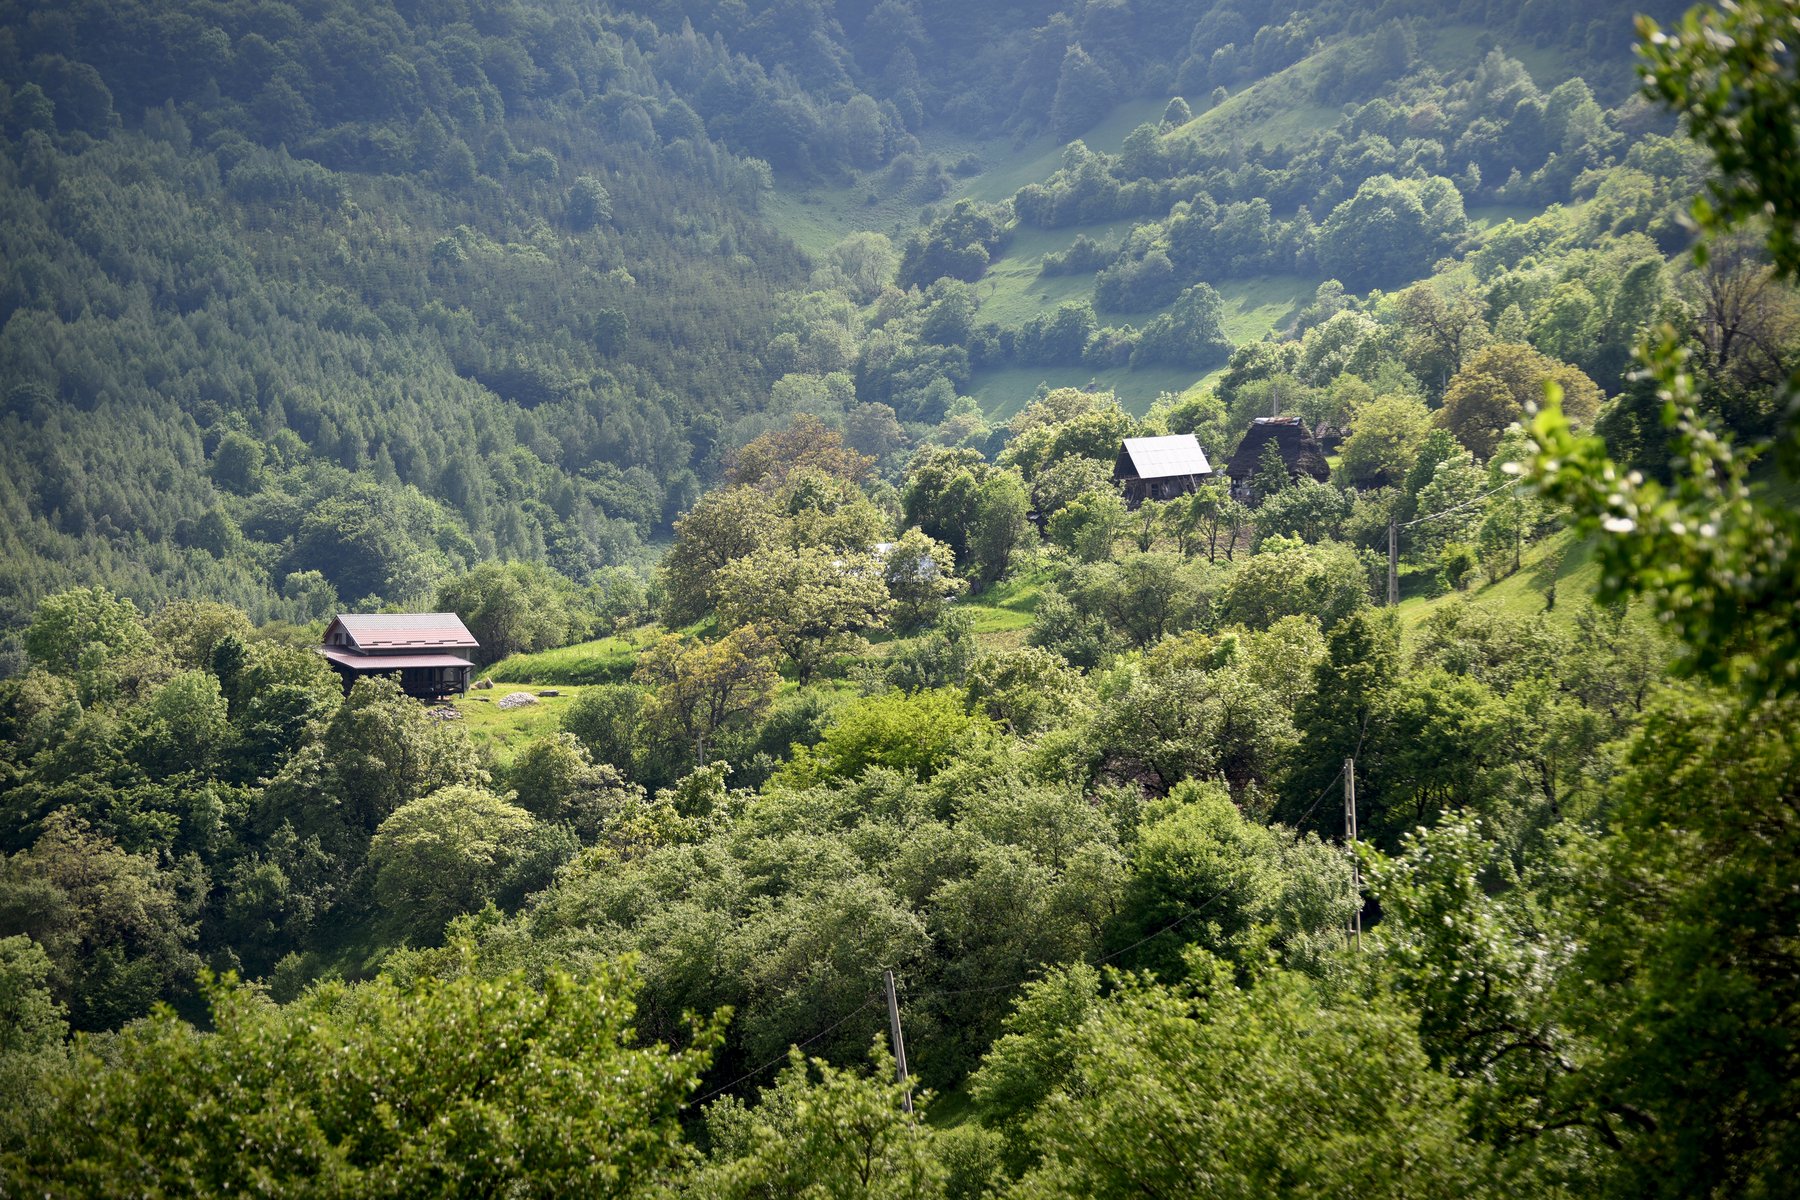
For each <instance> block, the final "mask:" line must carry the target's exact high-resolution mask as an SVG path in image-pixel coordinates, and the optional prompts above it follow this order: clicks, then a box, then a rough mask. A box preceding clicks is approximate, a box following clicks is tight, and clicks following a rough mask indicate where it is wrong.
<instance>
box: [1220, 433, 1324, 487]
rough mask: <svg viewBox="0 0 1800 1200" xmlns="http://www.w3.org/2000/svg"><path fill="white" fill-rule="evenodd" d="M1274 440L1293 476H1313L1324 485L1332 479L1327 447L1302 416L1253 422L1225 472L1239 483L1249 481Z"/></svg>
mask: <svg viewBox="0 0 1800 1200" xmlns="http://www.w3.org/2000/svg"><path fill="white" fill-rule="evenodd" d="M1271 441H1273V442H1274V443H1275V447H1276V449H1278V450H1280V451H1281V461H1282V462H1284V463H1286V464H1287V469H1288V474H1289V475H1302V474H1304V475H1310V476H1312V477H1313V478H1314V479H1316V480H1318V481H1319V482H1320V483H1323V482H1325V481H1326V480H1327V479H1330V478H1331V467H1330V465H1329V464H1327V463H1326V461H1325V449H1324V447H1322V446H1320V445H1319V441H1318V439H1317V438H1315V437H1313V435H1312V431H1311V430H1310V429H1308V428H1307V427H1306V425H1305V423H1304V422H1303V421H1301V420H1300V418H1299V417H1258V418H1256V419H1255V420H1254V421H1252V422H1250V428H1249V430H1248V431H1247V432H1245V434H1244V440H1243V441H1241V442H1239V443H1238V448H1237V452H1236V453H1235V454H1233V455H1232V456H1231V461H1230V462H1229V463H1227V464H1226V465H1225V473H1226V474H1227V475H1229V476H1231V478H1232V479H1233V480H1235V481H1237V482H1238V483H1244V482H1247V481H1248V480H1249V479H1250V477H1251V476H1252V475H1254V474H1256V468H1257V464H1258V463H1259V462H1260V461H1261V460H1262V452H1263V447H1264V446H1265V445H1267V444H1268V443H1269V442H1271Z"/></svg>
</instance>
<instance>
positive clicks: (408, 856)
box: [369, 785, 532, 940]
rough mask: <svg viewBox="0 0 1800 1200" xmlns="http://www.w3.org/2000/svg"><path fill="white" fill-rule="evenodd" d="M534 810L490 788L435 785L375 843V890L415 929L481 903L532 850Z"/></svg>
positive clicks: (432, 934) (427, 929)
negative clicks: (510, 801)
mask: <svg viewBox="0 0 1800 1200" xmlns="http://www.w3.org/2000/svg"><path fill="white" fill-rule="evenodd" d="M531 830H532V820H531V814H530V813H528V812H526V811H525V810H524V809H522V808H520V807H519V806H518V805H516V804H511V803H509V802H507V801H506V800H503V799H501V798H500V797H499V796H496V795H494V793H492V792H490V791H488V790H486V789H485V788H477V787H468V786H460V785H459V786H456V787H447V788H443V789H440V790H439V791H435V792H432V793H430V794H429V795H426V796H421V797H420V798H419V799H417V800H412V801H409V802H407V803H406V804H403V805H401V806H400V807H399V808H398V809H396V810H394V812H393V814H392V815H390V816H389V817H388V818H387V819H386V820H385V821H383V822H382V823H381V827H380V828H379V829H377V830H376V831H375V837H374V839H373V840H372V841H371V842H370V843H369V865H370V866H371V867H372V868H374V872H375V896H376V899H377V900H378V901H380V903H381V906H382V909H383V911H385V912H387V913H388V914H390V915H391V916H393V917H395V918H397V919H398V921H399V923H400V924H401V925H402V926H404V927H405V928H406V929H407V930H408V931H409V932H411V933H412V934H413V935H415V936H418V937H421V938H425V939H427V940H435V939H436V938H437V936H438V935H439V933H440V932H441V931H442V930H443V928H444V925H445V923H446V922H448V921H449V920H450V918H451V917H454V916H456V915H458V914H459V913H465V912H472V911H474V910H475V909H477V908H480V907H481V906H482V905H483V904H485V903H487V902H488V901H489V900H491V899H492V898H493V897H494V894H495V893H496V892H497V891H499V889H500V885H501V883H502V882H503V881H504V879H505V877H506V874H507V872H508V871H509V870H510V869H511V868H512V867H513V865H514V864H515V863H516V862H517V861H518V860H519V859H521V858H522V857H523V856H524V853H525V849H526V845H527V843H528V842H529V840H530V838H531Z"/></svg>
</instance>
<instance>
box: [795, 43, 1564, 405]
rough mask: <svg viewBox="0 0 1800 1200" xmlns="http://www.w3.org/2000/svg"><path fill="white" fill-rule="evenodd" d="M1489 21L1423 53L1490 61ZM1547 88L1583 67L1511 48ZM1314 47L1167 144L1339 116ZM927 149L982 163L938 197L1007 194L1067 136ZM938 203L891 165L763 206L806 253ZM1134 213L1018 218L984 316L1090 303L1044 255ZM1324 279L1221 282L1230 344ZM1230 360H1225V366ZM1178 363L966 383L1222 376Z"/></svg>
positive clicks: (1320, 124) (1026, 314) (977, 387)
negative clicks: (1048, 272) (1052, 223)
mask: <svg viewBox="0 0 1800 1200" xmlns="http://www.w3.org/2000/svg"><path fill="white" fill-rule="evenodd" d="M1481 37H1482V31H1481V30H1480V29H1478V28H1475V27H1472V26H1467V27H1464V26H1455V27H1449V28H1446V29H1442V30H1437V31H1434V32H1432V33H1431V34H1429V35H1428V44H1426V45H1422V46H1421V47H1420V51H1421V57H1422V58H1426V59H1429V60H1430V61H1433V62H1437V63H1440V64H1446V65H1447V66H1448V67H1450V68H1456V67H1461V66H1467V65H1471V64H1473V63H1474V62H1475V61H1477V60H1478V59H1479V58H1480V50H1479V46H1480V42H1481ZM1507 52H1508V53H1509V54H1512V55H1513V56H1514V57H1515V58H1517V59H1519V60H1520V61H1521V62H1523V63H1524V64H1525V66H1526V68H1527V69H1528V70H1529V71H1530V72H1531V74H1532V76H1533V77H1534V78H1535V79H1536V80H1537V81H1538V83H1539V84H1540V85H1541V86H1544V87H1552V86H1554V85H1555V84H1557V83H1560V82H1562V81H1563V80H1564V79H1567V78H1569V77H1570V76H1571V75H1573V74H1575V73H1576V68H1577V64H1574V63H1572V62H1571V61H1570V60H1569V59H1568V58H1567V56H1565V55H1563V54H1561V53H1560V52H1557V51H1549V50H1542V49H1539V48H1537V47H1532V46H1522V47H1508V48H1507ZM1319 68H1320V61H1319V58H1318V56H1313V57H1309V58H1307V59H1304V60H1302V61H1301V62H1299V63H1296V64H1295V65H1294V66H1291V67H1289V68H1287V69H1286V70H1283V71H1279V72H1277V73H1276V74H1274V75H1271V76H1268V77H1267V78H1265V79H1260V80H1257V81H1256V82H1254V83H1252V84H1250V85H1248V86H1246V87H1244V88H1242V89H1241V90H1239V91H1238V92H1236V93H1235V94H1233V95H1231V96H1230V97H1228V98H1227V99H1226V100H1225V101H1224V102H1223V103H1222V104H1220V105H1219V106H1218V107H1217V108H1214V109H1211V110H1209V111H1207V112H1203V113H1201V114H1200V115H1199V116H1197V117H1195V118H1194V119H1193V120H1192V121H1190V122H1189V123H1188V124H1186V125H1184V126H1182V127H1181V128H1179V129H1176V130H1172V131H1171V132H1170V133H1169V134H1167V135H1166V137H1167V138H1168V139H1169V140H1171V141H1176V140H1182V141H1193V142H1196V143H1198V144H1199V145H1201V146H1203V147H1205V148H1208V149H1215V150H1216V149H1221V148H1225V147H1229V146H1231V145H1233V144H1237V145H1249V144H1252V143H1258V142H1260V143H1261V144H1263V145H1264V146H1267V147H1275V146H1288V145H1296V144H1299V143H1302V142H1304V141H1306V140H1307V139H1309V138H1311V137H1312V136H1314V135H1315V134H1317V133H1318V132H1320V131H1321V130H1324V129H1327V128H1329V127H1330V126H1331V125H1332V124H1333V123H1334V122H1335V121H1336V120H1337V119H1338V115H1339V109H1338V108H1337V107H1336V106H1332V105H1325V104H1320V103H1317V102H1316V101H1315V100H1314V98H1313V92H1314V85H1315V82H1316V80H1317V77H1318V72H1319ZM1164 103H1165V102H1164V101H1162V100H1156V99H1137V100H1131V101H1128V102H1126V103H1124V104H1121V105H1119V106H1117V107H1116V108H1114V109H1113V111H1112V112H1111V113H1110V114H1108V116H1107V117H1106V119H1105V120H1103V121H1101V122H1100V123H1099V124H1098V125H1096V126H1094V127H1093V128H1092V129H1090V130H1088V131H1087V132H1086V133H1084V134H1083V135H1082V138H1081V140H1082V141H1083V142H1085V143H1087V144H1088V145H1089V146H1091V147H1093V148H1095V149H1098V150H1104V151H1108V152H1116V151H1117V150H1118V149H1119V147H1120V146H1121V145H1122V144H1123V142H1124V140H1125V138H1126V136H1127V135H1128V134H1129V133H1130V132H1131V131H1132V130H1133V129H1135V128H1136V127H1137V126H1138V125H1140V124H1143V123H1145V122H1155V121H1158V120H1159V119H1160V118H1161V116H1162V110H1163V107H1164ZM924 152H925V156H926V157H928V158H932V157H935V158H937V159H939V160H940V161H942V162H945V163H955V162H957V161H959V160H961V159H962V158H964V157H965V156H973V157H974V158H975V159H976V160H978V161H979V162H980V163H981V164H982V169H981V170H980V171H979V172H978V173H977V174H975V175H973V176H971V177H970V178H968V179H965V180H960V181H958V182H957V183H956V185H955V186H954V187H953V188H952V190H951V192H950V194H949V195H948V196H947V197H945V198H944V199H943V200H942V201H940V202H939V203H940V204H949V203H953V202H954V201H956V200H958V199H962V198H969V199H974V200H979V201H982V202H984V203H997V202H999V201H1002V200H1005V199H1007V198H1008V197H1010V196H1011V195H1012V194H1013V193H1014V192H1016V191H1017V190H1018V189H1019V188H1021V187H1023V186H1024V185H1026V184H1028V183H1034V182H1039V181H1041V180H1043V179H1046V178H1048V177H1049V176H1050V175H1051V174H1053V173H1054V172H1055V171H1056V169H1057V167H1058V166H1059V165H1060V163H1061V160H1062V154H1063V145H1062V143H1060V142H1058V141H1056V139H1054V138H1053V137H1051V136H1049V135H1041V136H1039V137H1036V138H1032V139H1030V140H1027V141H1023V142H1020V141H1014V140H1011V139H1007V138H995V139H990V140H986V141H976V140H971V139H968V138H958V137H952V136H945V135H928V136H927V137H926V138H925V140H924ZM928 207H929V206H928V205H927V203H926V202H925V201H924V199H923V198H922V196H921V195H920V189H919V186H918V183H917V181H916V180H914V181H906V182H903V183H896V182H895V181H894V180H893V178H892V176H891V175H890V174H889V173H888V172H869V173H866V174H863V175H860V176H858V177H857V178H855V179H854V180H853V181H851V182H849V183H844V184H835V185H828V184H822V183H816V182H812V183H802V182H796V181H791V180H789V181H783V182H782V183H781V185H780V186H779V187H778V189H777V191H776V194H775V195H774V196H773V197H772V198H771V199H769V200H768V201H767V203H766V205H765V208H764V214H765V216H767V217H768V219H769V220H770V221H771V223H773V224H774V225H775V226H776V227H777V228H779V229H780V230H781V231H782V232H783V233H785V234H787V235H788V236H789V237H791V238H792V239H794V241H796V242H797V243H799V244H800V245H801V246H802V247H804V248H805V249H807V250H808V251H813V252H817V251H821V250H823V249H825V248H827V247H829V246H831V245H832V244H833V243H835V242H836V241H838V240H839V239H841V238H842V237H844V236H845V235H846V234H848V233H851V232H853V231H856V230H876V231H879V232H883V233H886V234H888V235H889V236H890V237H892V238H893V239H894V240H895V241H896V242H899V241H902V240H904V239H905V238H906V237H907V236H908V235H909V234H910V233H911V232H912V231H913V230H914V229H916V228H917V227H918V225H919V223H920V221H921V219H922V217H923V215H924V214H925V212H926V209H927V208H928ZM1533 215H1535V210H1533V209H1528V208H1506V209H1500V208H1495V209H1491V210H1482V211H1480V212H1477V213H1472V214H1471V217H1472V219H1473V220H1474V221H1475V223H1476V224H1477V226H1478V227H1487V226H1491V225H1493V224H1497V223H1498V222H1499V221H1501V220H1503V219H1505V218H1507V217H1517V218H1521V219H1524V218H1529V217H1531V216H1533ZM1132 225H1133V222H1132V221H1130V220H1120V221H1112V222H1105V223H1098V224H1093V225H1086V226H1075V227H1070V228H1066V229H1056V230H1040V229H1020V230H1018V231H1016V232H1015V234H1014V235H1013V237H1012V238H1011V240H1010V241H1009V242H1008V244H1007V245H1006V247H1005V248H1004V249H1003V251H1002V252H1001V254H1000V255H999V256H998V257H997V258H996V259H995V261H994V263H993V265H992V266H991V267H990V268H989V269H988V271H987V273H986V274H985V275H983V276H982V278H981V279H980V280H979V281H978V282H977V284H976V292H977V295H978V296H979V298H980V310H979V316H980V318H981V319H982V320H991V321H996V322H999V323H1000V324H1002V325H1007V326H1018V325H1021V324H1023V323H1024V322H1025V321H1027V320H1029V319H1031V317H1033V316H1035V315H1036V314H1037V313H1040V312H1043V311H1046V310H1048V309H1052V308H1054V307H1056V306H1057V305H1058V304H1061V303H1063V302H1065V301H1069V300H1088V301H1092V299H1093V291H1094V277H1093V276H1092V275H1091V274H1083V275H1064V276H1055V277H1049V278H1046V277H1045V276H1043V275H1042V274H1041V273H1040V271H1041V268H1042V265H1043V260H1044V257H1045V256H1046V255H1048V254H1051V253H1055V252H1057V251H1060V250H1064V249H1067V248H1068V246H1069V245H1070V244H1071V243H1072V242H1073V241H1074V240H1075V238H1076V237H1078V236H1082V235H1085V236H1087V237H1089V238H1092V239H1093V240H1095V241H1098V242H1100V243H1101V244H1103V245H1106V244H1117V243H1118V242H1119V241H1121V240H1122V239H1123V238H1124V237H1125V236H1126V235H1127V234H1128V233H1129V232H1130V229H1131V226H1132ZM1318 284H1319V280H1317V279H1310V278H1302V277H1299V276H1271V277H1266V278H1261V279H1254V280H1243V281H1237V282H1228V283H1224V284H1217V285H1216V286H1218V289H1219V293H1220V295H1221V297H1222V298H1223V299H1224V302H1225V321H1224V324H1225V332H1226V334H1227V335H1228V336H1229V337H1230V338H1231V339H1232V341H1234V342H1239V343H1242V342H1250V341H1257V340H1260V339H1261V338H1263V337H1264V336H1267V335H1268V334H1270V333H1273V332H1274V331H1276V330H1278V329H1280V328H1282V327H1283V326H1285V325H1286V324H1287V323H1288V322H1289V321H1291V320H1292V318H1293V316H1294V314H1295V313H1296V312H1297V311H1298V310H1299V309H1300V308H1301V307H1303V306H1304V305H1305V304H1306V303H1307V302H1308V301H1309V300H1310V299H1311V298H1312V294H1313V292H1314V290H1315V289H1316V288H1317V287H1318ZM1154 315H1155V312H1144V313H1105V314H1102V318H1103V320H1106V321H1109V322H1112V323H1118V322H1120V321H1129V322H1131V323H1132V324H1135V325H1138V326H1140V327H1141V326H1142V325H1143V324H1144V322H1145V321H1147V320H1149V319H1150V318H1151V317H1153V316H1154ZM1221 365H1222V364H1221ZM1216 371H1217V368H1215V369H1214V370H1213V371H1212V372H1196V371H1193V370H1185V369H1181V368H1168V367H1157V368H1150V369H1145V370H1135V371H1134V370H1131V369H1129V368H1125V367H1115V368H1107V369H1104V370H1094V369H1093V368H1090V367H1080V366H1077V367H1011V368H1005V369H1001V370H989V371H980V372H977V373H976V376H975V379H974V380H973V382H972V384H971V387H970V390H971V392H972V393H973V395H974V396H975V398H976V399H977V400H978V401H980V403H981V407H982V411H983V412H985V413H986V414H987V415H988V417H989V419H990V420H995V421H1003V420H1005V419H1006V418H1008V417H1010V416H1011V415H1012V414H1013V413H1015V412H1017V411H1018V410H1019V409H1020V408H1021V407H1022V406H1023V405H1024V404H1025V403H1026V402H1027V401H1028V400H1029V399H1030V398H1031V395H1032V393H1033V392H1035V391H1036V389H1037V386H1038V385H1039V384H1040V383H1044V384H1048V385H1050V386H1052V387H1070V386H1077V387H1079V386H1086V385H1089V384H1097V385H1099V386H1101V387H1105V388H1110V389H1111V390H1113V391H1114V392H1116V393H1117V394H1118V396H1119V398H1120V400H1121V401H1122V402H1123V403H1124V404H1125V406H1126V408H1127V409H1128V410H1130V411H1131V412H1133V413H1136V414H1140V415H1141V414H1142V413H1143V412H1145V411H1146V410H1147V409H1148V408H1149V407H1150V405H1151V404H1152V403H1153V402H1154V401H1155V399H1156V397H1157V396H1158V395H1159V394H1161V393H1163V392H1165V391H1167V392H1175V393H1180V392H1183V391H1186V390H1188V389H1190V388H1193V387H1196V386H1203V385H1205V384H1206V383H1207V382H1209V381H1210V380H1211V379H1212V378H1213V377H1214V375H1215V374H1216Z"/></svg>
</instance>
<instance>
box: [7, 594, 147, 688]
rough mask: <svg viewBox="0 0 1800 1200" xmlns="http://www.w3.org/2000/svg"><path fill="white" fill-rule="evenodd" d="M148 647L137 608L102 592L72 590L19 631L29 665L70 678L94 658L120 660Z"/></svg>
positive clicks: (47, 603) (54, 599) (47, 602)
mask: <svg viewBox="0 0 1800 1200" xmlns="http://www.w3.org/2000/svg"><path fill="white" fill-rule="evenodd" d="M150 645H151V641H150V633H149V631H148V630H147V629H145V628H144V621H143V617H142V616H141V615H140V614H139V612H138V609H137V605H135V604H133V603H132V602H131V601H130V600H127V599H124V598H123V597H120V596H115V595H113V594H112V593H111V592H109V591H107V590H106V589H105V588H86V587H82V588H72V589H70V590H69V591H66V592H59V593H58V594H56V595H54V596H51V597H49V598H48V599H46V600H45V601H44V602H43V603H41V604H39V605H38V607H37V612H36V613H34V614H33V615H32V618H31V624H30V626H29V627H27V628H26V630H25V653H26V654H28V655H30V656H31V661H33V662H35V663H38V664H39V665H41V666H42V667H43V668H44V669H45V670H47V671H51V672H53V673H55V674H57V675H66V676H69V677H71V678H73V677H74V676H75V675H77V674H78V673H79V672H80V671H82V669H83V668H84V666H85V665H87V664H90V663H92V662H93V661H94V660H95V659H96V658H98V659H108V658H122V657H125V656H127V655H130V654H135V653H142V652H143V651H145V650H148V649H149V648H150Z"/></svg>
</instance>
